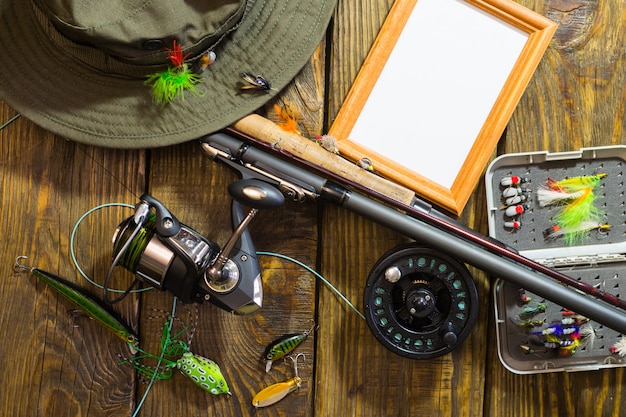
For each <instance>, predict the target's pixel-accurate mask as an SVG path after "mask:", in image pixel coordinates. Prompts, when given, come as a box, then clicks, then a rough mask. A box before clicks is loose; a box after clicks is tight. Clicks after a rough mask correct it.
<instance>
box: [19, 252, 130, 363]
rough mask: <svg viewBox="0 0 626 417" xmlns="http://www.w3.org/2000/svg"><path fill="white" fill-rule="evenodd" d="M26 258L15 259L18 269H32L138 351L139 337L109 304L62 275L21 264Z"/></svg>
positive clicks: (34, 273) (44, 280) (33, 272)
mask: <svg viewBox="0 0 626 417" xmlns="http://www.w3.org/2000/svg"><path fill="white" fill-rule="evenodd" d="M25 258H26V257H25V256H20V257H18V258H17V260H16V261H15V267H16V269H17V268H19V269H22V270H27V271H30V272H31V273H32V274H33V275H34V276H36V277H37V278H39V279H40V280H41V281H43V282H44V283H46V284H47V285H48V286H50V287H52V288H53V289H55V290H56V291H57V292H58V293H59V294H61V295H62V296H63V297H65V298H66V299H68V300H69V301H71V302H72V303H74V304H75V305H76V306H77V307H78V308H79V309H80V310H82V311H84V312H85V314H87V315H89V316H90V317H92V318H93V319H94V320H96V321H99V322H100V323H102V324H103V325H104V326H105V327H106V328H108V329H109V330H111V331H112V332H113V333H115V334H116V335H117V337H119V338H120V339H122V340H123V341H124V342H126V343H128V345H129V346H130V348H131V350H132V351H134V352H135V351H136V348H137V346H138V345H139V338H138V337H137V335H136V334H135V333H134V332H133V331H132V330H131V329H130V327H129V326H128V325H127V324H126V323H124V321H123V320H122V319H121V317H119V315H118V314H117V313H115V312H114V311H113V310H112V309H111V308H110V307H109V306H107V305H106V304H104V303H103V302H102V301H101V300H100V299H98V298H96V297H95V296H93V295H92V294H90V293H89V292H88V291H86V290H84V289H82V288H80V287H78V286H77V285H75V284H72V283H71V282H69V281H67V280H65V279H63V278H61V277H58V276H56V275H54V274H51V273H49V272H46V271H43V270H41V269H38V268H32V267H28V266H25V265H21V264H20V263H19V260H20V259H25Z"/></svg>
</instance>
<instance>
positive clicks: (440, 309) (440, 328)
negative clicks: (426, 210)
mask: <svg viewBox="0 0 626 417" xmlns="http://www.w3.org/2000/svg"><path fill="white" fill-rule="evenodd" d="M363 298H364V306H365V317H366V320H367V324H368V326H369V328H370V330H371V331H372V333H374V335H375V336H376V339H378V341H379V342H380V343H381V344H382V345H383V346H385V347H386V348H387V349H389V350H391V351H392V352H394V353H396V354H398V355H401V356H404V357H407V358H412V359H430V358H435V357H438V356H441V355H444V354H446V353H448V352H450V351H452V350H453V349H454V348H455V347H457V346H458V345H459V344H460V343H461V342H462V341H463V340H464V339H465V338H466V337H467V335H468V334H469V332H470V330H471V328H472V326H473V324H474V322H475V321H476V317H477V314H478V294H477V291H476V286H475V284H474V281H473V280H472V277H471V275H470V273H469V271H468V270H467V268H466V267H465V265H464V264H462V263H460V262H458V261H457V260H455V259H453V258H451V257H449V256H447V255H444V254H442V253H439V252H436V251H435V250H433V249H431V248H427V247H424V246H419V245H417V244H414V243H412V244H408V245H403V246H401V247H399V248H396V249H393V250H391V251H389V252H387V253H386V254H385V255H383V257H382V258H381V259H379V260H378V262H377V263H376V264H375V265H374V267H373V268H372V271H371V272H370V275H369V277H368V279H367V284H366V287H365V291H364V297H363Z"/></svg>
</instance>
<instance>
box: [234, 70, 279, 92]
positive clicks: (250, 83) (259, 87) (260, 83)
mask: <svg viewBox="0 0 626 417" xmlns="http://www.w3.org/2000/svg"><path fill="white" fill-rule="evenodd" d="M241 79H242V80H243V81H245V82H246V84H244V85H241V86H240V87H239V89H240V90H242V91H264V92H269V91H271V90H274V89H273V88H272V84H270V82H269V81H267V80H266V79H265V78H264V77H263V76H261V75H252V74H250V73H249V72H242V73H241Z"/></svg>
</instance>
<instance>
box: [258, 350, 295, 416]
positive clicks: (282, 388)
mask: <svg viewBox="0 0 626 417" xmlns="http://www.w3.org/2000/svg"><path fill="white" fill-rule="evenodd" d="M300 356H303V357H304V354H303V353H299V354H298V355H296V357H295V358H293V357H291V356H290V357H289V358H291V360H293V368H294V375H295V376H294V377H293V378H291V379H288V380H287V381H284V382H277V383H276V384H272V385H270V386H268V387H265V388H263V389H262V390H261V391H259V392H258V393H257V394H256V395H255V396H254V397H253V398H252V405H253V406H255V407H257V408H260V407H267V406H269V405H272V404H276V403H277V402H278V401H280V400H282V399H283V398H285V397H286V396H287V395H289V394H290V393H292V392H294V391H295V390H297V389H298V388H300V385H302V378H300V377H299V376H298V358H299V357H300Z"/></svg>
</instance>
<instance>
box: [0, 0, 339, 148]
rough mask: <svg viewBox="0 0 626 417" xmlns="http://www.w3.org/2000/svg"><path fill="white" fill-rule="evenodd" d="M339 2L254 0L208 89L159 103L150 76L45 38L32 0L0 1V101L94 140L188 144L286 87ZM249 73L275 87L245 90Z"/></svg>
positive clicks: (122, 144) (65, 133) (208, 74)
mask: <svg viewBox="0 0 626 417" xmlns="http://www.w3.org/2000/svg"><path fill="white" fill-rule="evenodd" d="M334 6H335V0H293V1H292V0H290V1H284V0H256V2H255V4H254V5H253V6H252V8H251V9H250V12H249V14H248V15H247V16H246V17H245V18H244V20H243V21H242V23H241V25H240V27H239V28H238V29H237V30H236V31H234V32H233V33H231V34H230V35H228V37H227V38H226V39H225V40H224V41H223V43H220V45H218V47H217V49H216V53H217V56H218V58H217V60H216V62H215V64H214V65H212V66H211V68H209V69H207V70H206V71H205V73H203V79H204V80H203V81H202V83H201V84H199V85H198V88H200V89H202V92H203V94H201V95H200V96H194V95H185V96H184V98H182V99H179V100H178V101H176V102H174V103H170V104H168V105H166V106H163V107H159V106H155V105H154V103H152V99H151V97H150V93H149V90H148V89H147V88H146V86H145V85H144V81H145V79H143V78H140V77H139V78H135V79H128V78H122V77H112V76H109V75H106V74H103V73H101V72H99V71H96V70H94V68H93V67H91V66H89V65H87V64H85V63H83V62H82V61H81V60H79V59H75V58H74V57H72V56H70V55H68V54H67V53H65V51H64V50H62V49H61V48H60V47H59V45H60V44H59V42H60V41H59V39H54V37H51V36H48V34H47V33H46V31H45V30H44V26H43V25H44V24H45V22H43V21H42V18H41V13H40V14H39V16H38V15H37V13H36V7H35V6H34V5H33V4H32V3H30V2H29V3H27V4H25V3H24V2H19V1H16V0H0V62H2V65H1V66H0V99H2V100H3V101H5V102H6V103H7V104H9V105H10V106H11V107H13V108H14V109H15V110H16V111H18V112H20V113H22V114H23V115H24V117H26V118H28V119H30V120H31V121H33V122H34V123H36V124H38V125H40V126H42V127H43V128H45V129H47V130H49V131H51V132H53V133H55V134H58V135H60V136H62V137H65V138H67V139H70V140H73V141H77V142H81V143H86V144H90V145H96V146H104V147H114V148H151V147H159V146H166V145H172V144H176V143H182V142H186V141H190V140H193V139H195V138H197V137H200V136H202V135H206V134H209V133H212V132H215V131H217V130H219V129H222V128H224V127H226V126H228V125H230V124H232V123H233V122H235V121H236V120H238V119H240V118H242V117H244V116H246V115H248V114H250V113H252V112H254V111H255V110H257V109H258V108H259V107H261V106H262V105H263V104H265V103H266V102H267V101H269V100H270V99H271V98H272V97H273V96H274V95H275V94H277V93H278V91H279V90H280V89H282V88H284V86H286V85H287V84H288V83H289V82H290V81H291V80H292V79H293V78H294V77H295V76H296V75H297V73H298V72H299V71H300V69H301V68H302V67H303V66H304V65H305V64H306V62H307V61H308V59H309V58H310V57H311V55H312V54H313V52H314V51H315V49H316V48H317V46H318V44H319V42H320V41H321V39H322V38H323V35H324V32H325V30H326V26H327V24H328V22H329V20H330V17H331V15H332V12H333V9H334ZM59 38H61V37H60V36H59ZM65 41H66V40H65ZM76 48H80V47H79V46H76ZM243 71H253V72H255V73H258V74H262V75H263V76H264V77H265V78H267V79H268V80H270V81H271V83H272V86H273V89H274V90H275V91H270V92H268V93H266V94H258V95H249V94H241V92H240V91H239V90H238V83H239V82H240V74H241V72H243Z"/></svg>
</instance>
